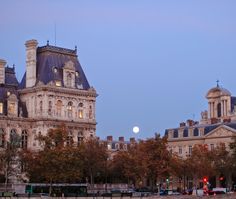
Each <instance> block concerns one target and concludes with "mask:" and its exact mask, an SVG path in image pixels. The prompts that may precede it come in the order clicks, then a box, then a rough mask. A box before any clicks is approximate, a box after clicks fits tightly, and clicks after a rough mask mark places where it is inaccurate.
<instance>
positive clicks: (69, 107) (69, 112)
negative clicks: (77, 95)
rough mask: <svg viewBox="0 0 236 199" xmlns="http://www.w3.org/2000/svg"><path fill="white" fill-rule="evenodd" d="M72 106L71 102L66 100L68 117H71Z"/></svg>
mask: <svg viewBox="0 0 236 199" xmlns="http://www.w3.org/2000/svg"><path fill="white" fill-rule="evenodd" d="M72 106H73V103H72V102H68V105H67V110H68V117H72Z"/></svg>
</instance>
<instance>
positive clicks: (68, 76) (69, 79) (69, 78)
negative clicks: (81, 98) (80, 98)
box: [66, 73, 72, 87]
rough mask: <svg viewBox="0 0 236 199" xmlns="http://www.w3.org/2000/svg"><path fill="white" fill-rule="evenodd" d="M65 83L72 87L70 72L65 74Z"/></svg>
mask: <svg viewBox="0 0 236 199" xmlns="http://www.w3.org/2000/svg"><path fill="white" fill-rule="evenodd" d="M66 84H67V86H68V87H72V76H71V73H68V74H67V77H66Z"/></svg>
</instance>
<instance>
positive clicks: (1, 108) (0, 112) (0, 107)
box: [0, 103, 3, 114]
mask: <svg viewBox="0 0 236 199" xmlns="http://www.w3.org/2000/svg"><path fill="white" fill-rule="evenodd" d="M2 113H3V103H0V114H2Z"/></svg>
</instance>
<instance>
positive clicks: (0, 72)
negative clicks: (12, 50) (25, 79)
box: [0, 59, 7, 84]
mask: <svg viewBox="0 0 236 199" xmlns="http://www.w3.org/2000/svg"><path fill="white" fill-rule="evenodd" d="M6 63H7V62H6V61H5V60H3V59H0V84H5V65H6Z"/></svg>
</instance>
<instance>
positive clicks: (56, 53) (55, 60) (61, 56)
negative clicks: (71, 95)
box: [19, 45, 90, 90]
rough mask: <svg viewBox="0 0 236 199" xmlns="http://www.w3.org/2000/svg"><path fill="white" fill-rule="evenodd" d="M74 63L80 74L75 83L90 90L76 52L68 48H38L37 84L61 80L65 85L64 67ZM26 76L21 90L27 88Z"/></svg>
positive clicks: (48, 46)
mask: <svg viewBox="0 0 236 199" xmlns="http://www.w3.org/2000/svg"><path fill="white" fill-rule="evenodd" d="M68 61H72V62H73V63H74V66H75V70H76V71H77V72H78V73H79V76H78V77H75V78H76V79H75V83H76V85H77V83H79V84H81V85H82V88H83V89H84V90H88V89H89V88H90V85H89V83H88V80H87V78H86V76H85V74H84V71H83V69H82V67H81V65H80V63H79V61H78V58H77V53H76V50H70V49H66V48H60V47H55V46H51V45H46V46H43V47H38V48H37V65H36V67H37V71H36V77H37V79H36V84H37V83H38V82H39V81H41V82H43V83H44V84H47V83H49V82H50V81H55V80H60V81H61V82H62V86H64V84H63V66H64V65H65V63H66V62H68ZM54 68H56V69H57V71H58V72H57V73H55V72H54V70H53V69H54ZM25 84H26V74H24V77H23V79H22V81H21V83H20V86H19V88H20V89H23V88H25Z"/></svg>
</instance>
